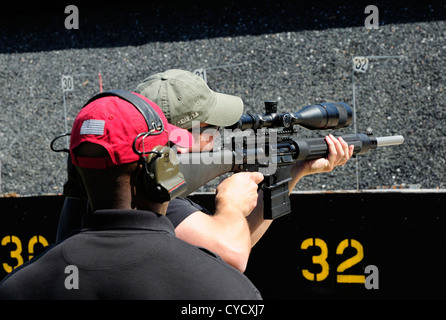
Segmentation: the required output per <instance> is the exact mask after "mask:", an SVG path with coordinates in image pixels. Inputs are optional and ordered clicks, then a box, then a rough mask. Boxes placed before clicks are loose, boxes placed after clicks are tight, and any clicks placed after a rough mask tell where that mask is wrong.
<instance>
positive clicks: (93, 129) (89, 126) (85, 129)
mask: <svg viewBox="0 0 446 320" xmlns="http://www.w3.org/2000/svg"><path fill="white" fill-rule="evenodd" d="M104 127H105V121H104V120H95V119H89V120H85V121H84V122H83V123H82V127H81V134H94V135H97V136H100V135H103V134H104Z"/></svg>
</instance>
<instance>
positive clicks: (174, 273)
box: [0, 95, 261, 299]
mask: <svg viewBox="0 0 446 320" xmlns="http://www.w3.org/2000/svg"><path fill="white" fill-rule="evenodd" d="M137 96H138V97H139V98H141V99H143V100H144V101H145V103H147V104H148V105H149V106H150V108H149V109H148V110H149V112H146V113H145V112H141V111H140V109H138V108H137V107H136V106H135V105H134V104H132V103H130V102H128V101H126V100H125V99H122V98H121V97H119V96H113V95H112V96H102V97H100V98H97V99H95V100H93V101H91V102H89V103H87V104H86V106H84V108H82V109H81V111H80V112H79V114H78V116H77V117H76V119H75V121H74V124H73V128H72V133H71V143H70V155H71V159H72V161H73V164H74V165H75V166H76V169H77V170H78V172H79V174H80V176H81V180H82V184H83V185H84V187H85V189H86V191H87V194H88V198H89V200H90V205H91V207H92V210H93V212H92V213H91V214H89V215H86V216H85V220H84V223H83V229H82V230H81V232H79V233H78V234H76V235H73V236H71V237H69V238H67V239H66V240H65V241H62V242H60V243H58V244H56V245H54V246H51V247H48V248H47V249H46V250H45V251H44V252H43V253H42V254H41V255H39V256H38V257H36V258H34V259H32V260H30V261H29V262H28V263H26V264H24V265H22V266H21V267H19V268H17V269H16V270H14V271H13V272H12V273H10V274H9V275H8V276H7V277H6V278H5V279H4V280H3V281H2V282H1V283H0V299H260V298H261V297H260V294H259V292H258V290H257V289H256V288H255V287H254V285H253V284H252V283H251V282H250V281H249V280H248V279H247V278H246V277H245V276H244V275H243V274H241V273H240V272H239V271H237V270H235V269H234V268H232V267H230V266H229V265H228V264H226V263H225V262H223V260H221V258H219V257H218V256H216V255H214V254H212V253H210V252H209V251H207V250H203V249H200V248H199V247H195V246H192V245H190V244H187V243H186V242H184V241H182V240H180V239H178V238H177V237H175V232H174V228H173V226H172V224H171V222H170V221H169V220H168V219H167V218H166V217H165V216H164V214H165V211H166V207H167V205H168V202H164V203H159V202H157V201H154V200H151V199H152V198H153V197H156V196H157V194H156V193H157V190H156V188H155V189H147V187H146V184H145V181H146V179H148V177H150V176H152V174H157V172H155V171H156V170H157V168H158V166H155V167H151V166H150V165H146V164H147V161H146V159H145V156H147V155H149V156H150V155H151V154H152V155H153V154H155V157H157V156H160V155H159V152H158V151H154V150H159V148H158V147H157V146H166V145H167V144H168V142H169V134H170V133H171V132H172V131H173V130H175V131H176V132H175V136H176V137H179V136H181V137H182V138H181V139H182V140H183V142H184V141H189V143H190V142H191V141H192V139H191V137H190V136H189V133H188V132H187V131H185V130H183V131H177V130H182V129H179V128H177V127H175V126H173V125H171V124H169V123H168V122H167V120H166V118H165V116H164V114H163V113H162V111H161V110H160V108H159V107H158V106H157V105H156V104H155V103H153V102H151V101H149V100H148V99H147V98H143V97H142V96H140V95H137ZM153 111H154V112H153ZM157 148H158V149H157ZM161 167H162V166H161ZM150 168H155V169H153V172H152V171H150V170H152V169H150ZM231 179H233V183H231V180H229V179H228V180H229V182H227V183H226V185H227V184H229V183H231V184H234V185H238V186H239V187H238V188H239V189H238V190H234V188H232V187H231V188H225V184H222V185H223V187H222V188H221V190H220V192H219V195H218V197H219V201H220V202H222V204H225V205H227V204H228V203H229V202H231V201H233V200H232V199H231V197H233V196H234V193H240V192H243V193H245V194H246V195H247V196H246V197H244V205H245V206H248V207H252V208H253V207H254V206H255V205H256V202H257V183H258V182H260V181H258V180H261V177H260V176H256V175H252V174H250V173H247V175H243V174H238V175H234V176H233V177H231ZM252 208H251V210H252ZM248 210H249V208H248Z"/></svg>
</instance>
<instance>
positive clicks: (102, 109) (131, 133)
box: [70, 93, 193, 169]
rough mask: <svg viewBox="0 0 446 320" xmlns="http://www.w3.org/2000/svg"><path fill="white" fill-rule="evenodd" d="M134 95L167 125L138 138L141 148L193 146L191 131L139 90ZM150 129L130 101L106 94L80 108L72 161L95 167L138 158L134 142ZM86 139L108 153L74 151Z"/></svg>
mask: <svg viewBox="0 0 446 320" xmlns="http://www.w3.org/2000/svg"><path fill="white" fill-rule="evenodd" d="M134 94H135V95H137V96H139V97H140V98H142V99H144V100H145V101H146V102H147V103H149V104H150V106H151V107H152V108H153V109H154V110H155V111H156V113H157V114H158V115H159V116H160V118H161V120H162V122H163V125H164V131H162V132H161V133H159V134H151V135H148V136H146V137H145V138H143V137H144V135H143V136H142V137H140V138H138V140H137V142H136V149H137V150H138V151H141V152H142V151H144V152H148V151H150V150H152V149H153V148H154V147H155V146H158V145H162V146H165V145H167V144H168V142H169V141H171V142H172V143H174V144H177V145H179V146H181V147H186V148H187V147H191V146H192V145H193V137H192V135H191V133H190V132H189V131H187V130H185V129H181V128H178V127H176V126H174V125H172V124H170V123H169V122H168V121H167V119H166V117H165V115H164V113H163V112H162V111H161V109H160V107H159V106H158V105H157V104H155V103H154V102H152V101H150V100H149V99H147V98H146V97H144V96H142V95H140V94H138V93H134ZM148 131H149V129H148V126H147V123H146V120H145V118H144V116H143V115H142V114H141V112H140V111H139V110H138V109H137V108H136V107H135V106H134V105H133V104H131V103H130V102H128V101H126V100H123V99H121V98H120V97H117V96H105V97H101V98H99V99H96V100H93V101H92V102H90V103H88V104H87V105H86V106H84V107H83V108H82V109H81V111H80V112H79V113H78V115H77V116H76V119H75V120H74V123H73V128H72V130H71V141H70V155H71V161H72V162H73V164H74V165H76V166H79V167H83V168H92V169H105V168H106V167H110V166H117V165H121V164H125V163H130V162H135V161H138V160H139V158H140V155H139V154H137V153H135V152H134V150H133V142H134V140H135V138H136V137H137V136H138V135H139V134H141V133H145V132H148ZM155 133H158V132H155ZM83 142H91V143H95V144H98V145H101V146H102V147H104V148H105V149H106V150H107V152H108V155H109V156H108V157H105V158H90V157H79V156H76V155H75V153H74V152H73V150H74V149H75V148H76V147H78V146H79V145H80V144H81V143H83Z"/></svg>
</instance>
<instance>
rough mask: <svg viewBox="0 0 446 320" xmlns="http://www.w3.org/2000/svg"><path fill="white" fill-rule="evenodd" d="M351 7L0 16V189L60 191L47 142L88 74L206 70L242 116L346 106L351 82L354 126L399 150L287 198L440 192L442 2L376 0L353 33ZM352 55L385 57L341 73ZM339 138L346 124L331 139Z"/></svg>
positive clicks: (354, 8)
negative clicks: (66, 85) (309, 193)
mask: <svg viewBox="0 0 446 320" xmlns="http://www.w3.org/2000/svg"><path fill="white" fill-rule="evenodd" d="M59 6H60V5H59ZM364 7H365V6H362V5H360V4H355V5H351V6H349V5H345V4H341V5H338V4H329V3H328V2H327V3H325V2H324V5H321V6H316V5H312V4H307V3H305V2H304V3H303V4H300V7H299V5H298V4H293V3H290V2H286V1H278V2H269V1H267V2H264V3H258V2H252V1H245V2H237V3H235V2H234V3H233V2H230V3H228V4H225V3H224V2H217V4H216V6H215V7H214V8H207V7H206V6H205V4H203V3H202V2H196V3H195V2H194V4H193V5H192V4H191V3H190V2H186V4H181V3H178V4H176V6H174V7H169V8H167V7H166V6H163V5H162V3H161V2H155V3H154V4H153V5H152V7H150V6H148V5H140V6H136V5H135V3H131V5H130V6H128V7H127V6H124V7H122V8H120V7H117V6H113V5H111V6H109V7H105V9H104V10H102V9H101V8H102V7H101V5H100V4H98V5H97V6H90V7H82V3H81V4H80V5H79V11H80V19H81V20H80V29H79V30H66V29H65V28H64V24H63V20H64V18H65V15H64V13H63V8H62V9H61V10H52V11H49V12H46V11H43V9H40V10H38V11H37V12H36V13H34V14H33V13H31V12H25V13H24V14H22V13H20V14H19V13H18V12H13V13H11V16H8V17H2V18H4V19H2V22H0V28H1V30H2V33H1V35H0V96H1V99H0V110H1V112H0V162H1V163H0V169H1V181H0V194H3V195H4V194H8V193H17V194H20V195H43V194H57V193H61V192H62V186H63V183H64V182H65V179H66V174H65V162H66V157H65V155H64V154H58V153H53V152H51V151H50V149H49V144H50V141H51V140H52V138H53V137H55V136H56V135H58V134H60V133H63V132H65V119H64V117H65V116H64V103H63V100H64V97H65V107H66V111H67V119H66V120H67V121H66V123H67V127H68V128H70V127H71V124H72V121H73V119H74V117H75V116H76V113H77V112H78V110H79V108H80V107H81V106H82V104H83V103H84V102H85V101H86V100H87V99H88V98H89V97H90V96H92V95H93V94H95V93H97V92H98V91H99V78H98V73H100V74H101V75H102V85H103V88H104V90H108V89H116V88H122V89H128V90H132V89H134V88H135V87H136V85H137V84H138V83H139V81H141V80H142V79H144V78H145V77H147V76H148V75H150V74H152V73H155V72H160V71H163V70H165V69H169V68H182V69H186V70H191V71H192V70H194V69H197V68H206V73H207V81H208V84H209V85H210V86H211V88H213V89H214V90H216V91H220V92H225V93H228V94H234V95H238V96H240V97H241V98H242V99H243V101H244V102H245V106H246V111H247V112H256V113H260V112H263V101H264V100H267V99H271V98H276V99H278V100H279V109H280V110H283V111H292V110H294V111H297V110H298V109H300V108H302V107H304V106H306V105H309V104H313V103H320V102H330V101H344V102H346V103H348V104H350V105H353V86H352V82H353V80H354V82H355V85H356V87H355V89H356V107H357V110H356V115H357V118H356V121H357V122H356V124H357V130H358V131H359V132H361V131H365V130H367V129H372V130H373V132H374V133H375V134H376V135H377V136H386V135H395V134H401V135H403V136H404V137H405V138H406V141H405V143H404V144H403V145H401V146H397V147H392V148H382V149H379V150H377V151H375V152H371V153H369V154H367V155H364V156H361V157H358V160H352V161H350V162H349V163H348V164H347V165H346V166H344V167H340V168H337V169H335V170H334V171H333V172H331V173H327V174H320V175H314V176H310V177H305V178H304V179H303V180H302V181H301V182H300V183H299V184H298V186H297V187H296V190H320V189H322V190H340V189H355V188H356V181H357V180H358V182H359V188H360V189H373V188H382V187H392V186H394V187H398V188H399V187H406V188H407V187H421V188H446V174H445V170H444V168H445V166H446V160H445V159H446V157H445V154H446V128H445V124H446V121H445V120H446V107H445V102H446V92H445V91H446V86H445V84H446V79H445V74H444V70H445V66H446V65H445V64H446V21H445V18H444V17H446V15H445V14H444V13H445V9H446V8H445V5H443V4H441V3H440V2H432V4H428V3H426V4H425V5H424V6H415V5H411V4H407V5H406V4H404V3H403V2H401V3H400V2H396V5H393V6H392V5H391V4H389V3H388V2H385V5H384V4H383V5H378V7H379V9H380V26H379V29H378V30H367V29H366V28H365V27H364V24H363V21H364V18H365V17H366V15H364V13H363V11H364ZM312 8H313V9H312ZM441 17H443V18H441ZM355 56H381V57H382V56H399V58H371V59H370V60H369V62H370V63H369V69H368V70H367V72H366V73H364V74H362V73H353V72H352V58H353V57H355ZM62 75H72V76H73V80H74V91H72V92H65V93H63V92H62V88H61V76H62ZM353 77H354V79H353ZM352 132H353V126H351V127H349V128H346V129H344V130H342V131H339V132H336V134H344V133H352ZM299 134H300V135H301V136H302V137H310V136H321V135H324V134H326V132H310V131H309V130H306V129H300V130H299ZM356 161H358V179H357V178H356V177H357V175H356ZM214 186H215V183H214ZM209 188H211V189H212V185H211V187H208V188H207V190H209Z"/></svg>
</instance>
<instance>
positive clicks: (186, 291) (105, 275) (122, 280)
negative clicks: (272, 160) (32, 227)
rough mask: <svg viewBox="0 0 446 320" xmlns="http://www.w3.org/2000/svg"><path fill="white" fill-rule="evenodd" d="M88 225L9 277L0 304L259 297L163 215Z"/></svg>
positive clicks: (113, 217)
mask: <svg viewBox="0 0 446 320" xmlns="http://www.w3.org/2000/svg"><path fill="white" fill-rule="evenodd" d="M85 223H86V225H85V228H83V229H82V231H81V232H80V233H79V234H76V235H74V236H72V237H69V238H67V239H66V240H65V241H63V242H61V243H59V244H57V245H55V246H52V247H49V248H48V249H47V250H46V251H45V252H43V253H42V254H41V255H40V256H38V257H36V258H35V259H32V260H31V261H29V262H28V263H25V264H24V265H22V266H21V267H20V268H17V269H16V270H14V271H13V272H12V273H11V274H9V275H8V276H7V277H5V279H4V280H3V281H2V282H1V283H0V299H261V296H260V294H259V292H258V290H257V289H256V288H255V287H254V285H253V284H252V283H251V282H250V281H249V280H248V278H246V276H244V275H243V274H242V273H240V272H239V271H237V270H236V269H234V268H232V267H231V266H229V265H228V264H226V263H225V262H224V261H223V260H222V259H221V258H219V257H218V256H216V255H215V254H213V253H211V252H209V251H207V250H205V249H201V248H198V247H195V246H192V245H190V244H188V243H186V242H184V241H182V240H180V239H178V238H176V237H175V233H174V229H173V226H172V224H171V222H170V221H169V220H168V219H167V218H166V217H164V216H160V215H157V214H155V213H153V212H148V211H139V210H100V211H96V212H94V213H93V214H92V215H90V218H89V219H88V220H87V221H86V222H85ZM76 287H77V288H76Z"/></svg>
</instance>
